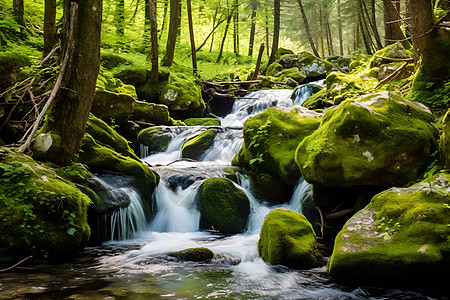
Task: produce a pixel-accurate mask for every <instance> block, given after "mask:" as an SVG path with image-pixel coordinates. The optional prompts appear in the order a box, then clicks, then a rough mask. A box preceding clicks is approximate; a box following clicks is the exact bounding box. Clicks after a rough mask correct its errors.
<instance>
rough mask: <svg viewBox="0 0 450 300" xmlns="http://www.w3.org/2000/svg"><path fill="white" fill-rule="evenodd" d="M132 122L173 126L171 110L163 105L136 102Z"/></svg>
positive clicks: (131, 117)
mask: <svg viewBox="0 0 450 300" xmlns="http://www.w3.org/2000/svg"><path fill="white" fill-rule="evenodd" d="M130 119H131V120H135V121H143V122H147V123H151V124H155V125H172V123H173V119H172V118H171V117H170V116H169V108H168V107H167V106H166V105H163V104H155V103H147V102H144V101H135V102H134V106H133V113H132V115H131V116H130Z"/></svg>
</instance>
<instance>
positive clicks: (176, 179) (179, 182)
mask: <svg viewBox="0 0 450 300" xmlns="http://www.w3.org/2000/svg"><path fill="white" fill-rule="evenodd" d="M202 179H205V178H202V177H199V176H195V175H193V174H182V175H178V174H175V175H172V176H170V177H169V178H167V183H168V184H169V186H170V188H171V189H172V190H173V191H175V190H176V189H177V188H178V187H181V188H182V189H183V190H185V189H187V188H188V187H190V186H191V185H192V184H193V183H194V182H196V181H198V180H202Z"/></svg>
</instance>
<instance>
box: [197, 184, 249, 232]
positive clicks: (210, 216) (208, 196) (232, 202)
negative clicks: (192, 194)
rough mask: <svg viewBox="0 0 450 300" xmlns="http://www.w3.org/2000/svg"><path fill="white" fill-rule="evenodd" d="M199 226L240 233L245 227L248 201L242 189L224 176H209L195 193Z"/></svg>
mask: <svg viewBox="0 0 450 300" xmlns="http://www.w3.org/2000/svg"><path fill="white" fill-rule="evenodd" d="M197 197H198V198H197V201H198V202H197V204H198V207H199V210H200V214H201V217H200V228H201V229H215V230H218V231H220V232H222V233H229V234H235V233H242V232H244V231H245V229H246V227H247V218H248V216H249V214H250V202H249V200H248V198H247V195H246V194H245V193H244V191H243V190H241V189H239V188H237V187H236V186H235V185H234V183H233V182H232V181H231V180H229V179H226V178H209V179H207V180H205V181H204V182H203V183H202V185H201V186H200V188H199V190H198V194H197Z"/></svg>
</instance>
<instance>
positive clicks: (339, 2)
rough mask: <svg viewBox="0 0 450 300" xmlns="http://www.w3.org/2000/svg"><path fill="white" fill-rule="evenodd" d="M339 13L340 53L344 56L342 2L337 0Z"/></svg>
mask: <svg viewBox="0 0 450 300" xmlns="http://www.w3.org/2000/svg"><path fill="white" fill-rule="evenodd" d="M337 11H338V30H339V53H340V54H341V56H343V55H344V41H343V39H342V16H341V0H337Z"/></svg>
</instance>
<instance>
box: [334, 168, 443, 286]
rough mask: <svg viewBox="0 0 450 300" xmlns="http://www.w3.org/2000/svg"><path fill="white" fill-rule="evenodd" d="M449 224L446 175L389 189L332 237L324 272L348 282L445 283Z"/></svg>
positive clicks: (376, 197)
mask: <svg viewBox="0 0 450 300" xmlns="http://www.w3.org/2000/svg"><path fill="white" fill-rule="evenodd" d="M449 224H450V175H449V174H438V175H435V176H433V177H430V178H428V179H426V180H424V181H422V182H420V183H418V184H415V185H413V186H411V187H409V188H391V189H389V190H387V191H384V192H382V193H380V194H378V195H376V196H375V197H374V198H373V199H372V201H371V203H370V204H369V205H368V206H367V207H366V208H364V209H363V210H361V211H360V212H358V213H357V214H356V215H354V216H353V217H352V218H351V219H350V220H348V222H347V223H346V224H345V226H344V228H343V229H342V231H341V232H340V233H339V235H338V236H337V237H336V241H335V245H334V251H333V255H332V256H331V258H330V260H329V262H328V268H327V272H328V274H330V275H331V276H332V277H333V278H335V279H337V280H342V281H351V282H352V283H354V282H355V281H358V282H361V281H363V282H368V283H371V284H374V283H381V284H383V283H384V284H386V283H388V284H390V283H394V282H397V283H407V284H417V283H418V284H421V285H426V284H427V283H429V282H430V281H432V282H434V283H435V280H436V279H437V280H445V278H448V274H449V272H450V226H449ZM410 286H411V285H410Z"/></svg>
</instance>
